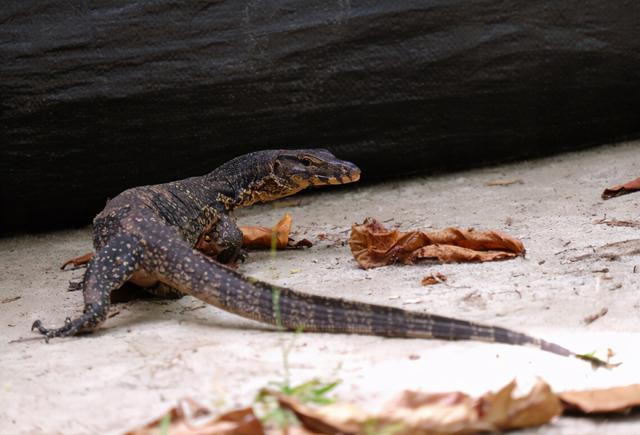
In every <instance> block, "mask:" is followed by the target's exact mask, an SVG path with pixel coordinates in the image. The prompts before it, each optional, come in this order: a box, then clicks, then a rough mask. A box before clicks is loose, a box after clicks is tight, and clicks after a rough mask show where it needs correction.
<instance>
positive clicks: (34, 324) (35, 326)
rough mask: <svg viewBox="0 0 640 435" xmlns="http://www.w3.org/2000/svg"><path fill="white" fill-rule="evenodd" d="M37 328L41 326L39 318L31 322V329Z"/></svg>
mask: <svg viewBox="0 0 640 435" xmlns="http://www.w3.org/2000/svg"><path fill="white" fill-rule="evenodd" d="M36 328H38V330H40V328H42V322H41V321H40V320H36V321H35V322H33V325H31V330H32V331H33V330H34V329H36Z"/></svg>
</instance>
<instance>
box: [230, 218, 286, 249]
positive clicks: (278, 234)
mask: <svg viewBox="0 0 640 435" xmlns="http://www.w3.org/2000/svg"><path fill="white" fill-rule="evenodd" d="M291 221H292V219H291V215H290V214H289V213H285V214H284V216H283V217H282V219H280V220H279V221H278V223H277V224H275V225H274V226H273V228H267V227H259V226H253V227H251V226H245V227H240V231H242V246H245V247H247V248H271V243H272V240H273V238H274V237H275V241H276V248H278V249H284V248H286V247H287V244H288V243H289V232H290V231H291Z"/></svg>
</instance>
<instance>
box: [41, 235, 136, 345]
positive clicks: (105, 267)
mask: <svg viewBox="0 0 640 435" xmlns="http://www.w3.org/2000/svg"><path fill="white" fill-rule="evenodd" d="M142 258H143V246H142V245H141V243H140V240H139V239H138V238H137V237H135V236H133V235H131V234H120V235H117V236H116V237H114V238H113V239H111V240H110V241H109V243H107V245H105V246H104V247H103V248H102V249H100V251H98V253H97V254H96V255H95V257H94V258H93V259H92V260H91V262H90V263H89V266H88V268H87V271H86V275H85V277H84V280H83V285H84V289H83V296H84V304H85V305H84V311H83V313H82V315H81V316H80V317H78V318H76V319H74V320H71V319H69V318H67V319H66V321H65V324H64V326H62V327H60V328H55V329H49V328H45V327H44V326H43V325H42V322H41V321H40V320H36V321H35V322H34V323H33V326H32V327H31V329H32V330H33V329H37V330H38V331H39V332H40V333H41V334H42V335H44V336H45V339H46V340H47V341H49V339H50V338H52V337H66V336H70V335H74V334H76V333H78V332H86V331H91V330H93V329H95V328H97V327H98V326H99V325H100V324H101V323H102V322H104V321H105V319H106V318H107V313H108V311H109V306H110V304H111V302H110V294H111V292H112V291H113V290H115V289H117V288H119V287H120V286H122V285H123V284H124V283H125V282H126V281H127V280H129V278H131V276H132V275H133V273H134V271H135V270H136V269H137V268H138V266H139V264H140V261H141V260H142Z"/></svg>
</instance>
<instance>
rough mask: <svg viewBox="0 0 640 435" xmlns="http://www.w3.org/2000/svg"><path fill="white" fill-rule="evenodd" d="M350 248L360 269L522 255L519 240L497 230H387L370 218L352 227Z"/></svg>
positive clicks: (501, 258)
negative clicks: (419, 262)
mask: <svg viewBox="0 0 640 435" xmlns="http://www.w3.org/2000/svg"><path fill="white" fill-rule="evenodd" d="M349 246H350V247H351V252H352V253H353V256H354V257H355V259H356V261H357V262H358V264H359V265H360V267H362V268H363V269H369V268H372V267H380V266H385V265H388V264H393V263H404V264H412V263H415V262H416V261H419V260H422V259H432V260H438V261H441V262H443V263H451V262H469V261H480V262H483V261H494V260H503V259H507V258H513V257H516V256H518V255H523V254H524V252H525V249H524V245H523V244H522V242H521V241H520V240H518V239H515V238H513V237H510V236H507V235H506V234H502V233H499V232H497V231H475V230H473V229H459V228H447V229H445V230H442V231H435V232H424V231H411V232H400V231H398V230H388V229H387V228H385V227H384V226H383V225H382V224H381V223H380V222H378V221H377V220H375V219H373V218H367V219H366V220H365V221H364V222H363V223H362V224H360V225H353V226H352V227H351V236H350V237H349Z"/></svg>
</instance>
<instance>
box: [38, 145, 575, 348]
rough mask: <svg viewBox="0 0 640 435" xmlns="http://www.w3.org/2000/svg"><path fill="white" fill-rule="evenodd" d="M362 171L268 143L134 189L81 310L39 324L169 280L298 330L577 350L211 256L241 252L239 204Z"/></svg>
mask: <svg viewBox="0 0 640 435" xmlns="http://www.w3.org/2000/svg"><path fill="white" fill-rule="evenodd" d="M359 175H360V170H359V169H358V168H357V167H356V166H355V165H353V164H352V163H349V162H345V161H342V160H339V159H337V158H336V157H335V156H333V155H332V154H331V153H329V152H328V151H326V150H292V151H288V150H269V151H261V152H256V153H251V154H247V155H244V156H240V157H238V158H236V159H233V160H231V161H230V162H227V163H226V164H224V165H222V166H221V167H219V168H217V169H216V170H214V171H213V172H211V173H210V174H207V175H205V176H202V177H193V178H189V179H186V180H181V181H176V182H172V183H167V184H162V185H155V186H142V187H137V188H134V189H130V190H127V191H125V192H123V193H121V194H120V195H118V196H117V197H115V198H114V199H112V200H111V201H109V203H108V204H107V206H106V207H105V209H104V210H103V211H102V212H101V213H100V214H99V215H98V216H97V217H96V219H95V220H94V230H93V234H94V248H95V250H96V255H95V257H94V258H93V259H92V260H91V262H90V263H89V266H88V269H87V274H86V276H85V279H84V281H83V283H82V285H83V294H84V302H85V308H84V312H83V314H82V315H81V316H79V317H77V318H75V319H73V320H70V319H67V321H66V322H65V325H64V326H62V327H61V328H57V329H48V328H45V327H44V326H43V325H42V323H41V322H40V321H39V320H38V321H36V322H35V323H34V325H33V328H35V329H37V330H38V331H39V332H40V333H41V334H43V335H44V336H45V337H46V338H47V340H48V339H49V338H51V337H61V336H70V335H75V334H77V333H80V332H89V331H92V330H94V329H95V328H97V327H98V326H99V325H100V324H102V323H103V322H104V321H105V319H106V317H107V311H108V308H109V294H110V292H111V291H113V290H115V289H117V288H119V287H120V286H122V284H123V283H124V282H126V281H127V280H131V281H132V282H134V283H136V284H139V285H142V286H144V287H154V286H156V287H157V286H159V285H160V286H166V287H167V288H170V289H174V290H177V291H179V292H180V293H181V294H188V295H191V296H194V297H196V298H198V299H200V300H202V301H204V302H207V303H209V304H211V305H214V306H216V307H219V308H221V309H223V310H226V311H229V312H231V313H235V314H237V315H240V316H243V317H246V318H249V319H253V320H257V321H259V322H263V323H268V324H271V325H278V326H282V327H284V328H287V329H290V330H298V329H302V330H304V331H308V332H312V331H315V332H330V333H353V334H373V335H379V336H388V337H406V338H437V339H443V340H480V341H488V342H499V343H506V344H513V345H527V344H528V345H533V346H536V347H538V348H540V349H542V350H545V351H548V352H552V353H554V354H558V355H563V356H569V355H575V354H574V353H573V352H571V351H569V350H567V349H565V348H563V347H562V346H559V345H557V344H554V343H549V342H546V341H544V340H540V339H538V338H534V337H530V336H528V335H525V334H521V333H518V332H515V331H511V330H508V329H504V328H500V327H493V326H488V325H482V324H477V323H472V322H467V321H464V320H458V319H453V318H448V317H442V316H436V315H432V314H428V313H420V312H413V311H406V310H402V309H399V308H393V307H387V306H382V305H374V304H368V303H362V302H355V301H349V300H344V299H339V298H330V297H325V296H319V295H311V294H305V293H301V292H297V291H295V290H292V289H288V288H284V287H280V286H276V285H271V284H268V283H265V282H261V281H257V280H254V279H252V278H250V277H245V276H243V275H241V274H239V273H237V272H236V271H234V270H232V269H230V268H228V267H226V266H224V265H222V264H220V263H219V262H216V261H215V260H214V259H212V258H210V257H208V256H207V255H205V253H206V252H207V249H209V248H210V249H211V250H213V251H215V252H216V253H219V251H220V249H221V246H213V245H215V243H216V242H219V243H222V245H224V246H222V250H224V249H229V252H230V254H229V255H232V254H234V253H236V251H237V247H238V242H237V240H236V239H237V234H238V233H239V229H237V226H236V225H235V221H234V220H233V218H232V217H230V215H229V213H230V212H231V211H232V210H233V209H234V208H236V207H242V206H248V205H251V204H254V203H256V202H266V201H271V200H274V199H277V198H282V197H284V196H288V195H292V194H294V193H296V192H298V191H300V190H302V189H304V188H307V187H309V186H314V185H316V186H317V185H331V184H343V183H347V182H352V181H356V180H357V179H358V178H359ZM221 232H222V233H224V234H225V235H222V236H221V235H220V234H221ZM216 234H217V236H216ZM207 235H209V236H210V238H211V240H210V241H209V242H211V241H213V244H212V245H211V246H209V247H208V248H207V247H206V246H205V248H206V249H203V250H204V251H205V253H203V252H200V251H198V250H196V249H194V246H198V245H200V244H201V242H202V241H203V238H204V237H205V236H207ZM211 235H213V236H214V237H211ZM234 240H235V241H234ZM200 248H202V246H200ZM213 251H212V252H213ZM209 253H211V252H209Z"/></svg>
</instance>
